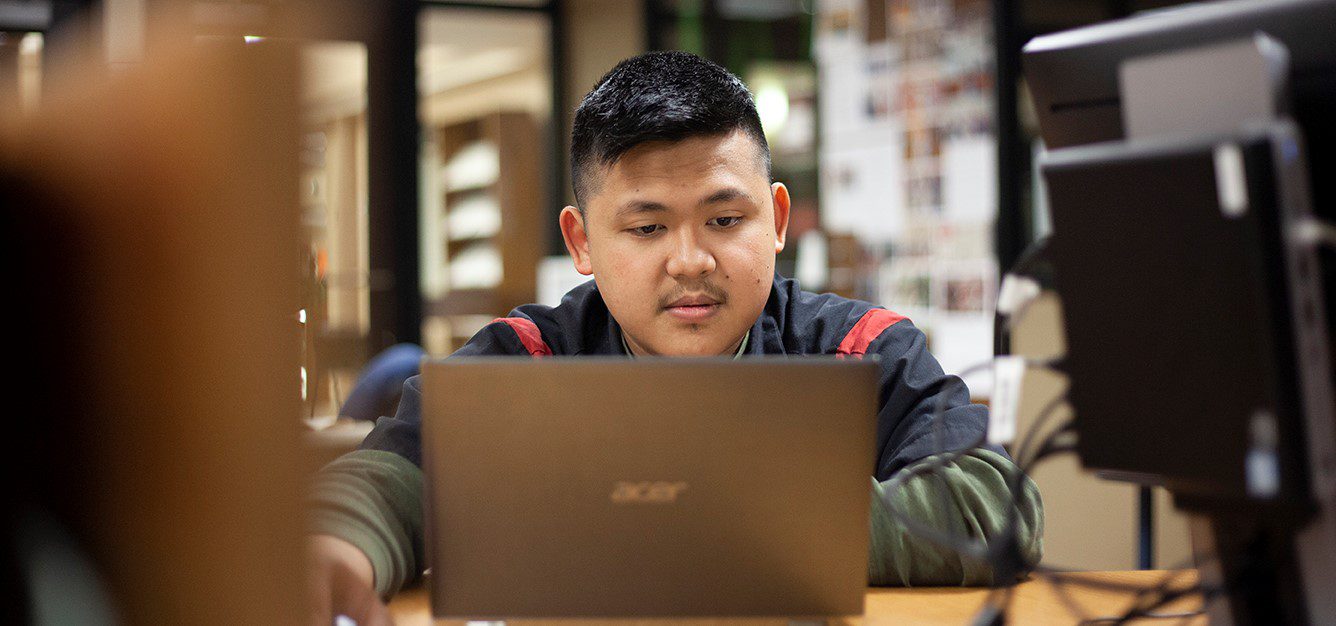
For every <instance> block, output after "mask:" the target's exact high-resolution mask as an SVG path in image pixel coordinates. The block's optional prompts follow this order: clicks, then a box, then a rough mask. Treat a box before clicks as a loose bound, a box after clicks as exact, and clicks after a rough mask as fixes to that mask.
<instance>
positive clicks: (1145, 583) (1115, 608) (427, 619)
mask: <svg viewBox="0 0 1336 626" xmlns="http://www.w3.org/2000/svg"><path fill="white" fill-rule="evenodd" d="M1168 574H1169V572H1163V571H1131V572H1088V573H1082V574H1073V576H1074V577H1079V578H1081V579H1083V580H1089V581H1093V582H1098V583H1106V584H1108V585H1111V586H1112V585H1117V586H1128V587H1153V586H1155V585H1156V584H1158V583H1159V582H1160V581H1161V580H1163V579H1164V578H1165V576H1166V575H1168ZM1173 581H1174V585H1173V588H1175V589H1182V588H1186V587H1189V586H1191V585H1194V584H1196V582H1197V573H1196V571H1194V570H1183V571H1181V572H1177V573H1174V574H1173ZM1066 589H1067V590H1068V592H1069V593H1068V595H1069V596H1070V598H1071V599H1072V601H1073V602H1075V603H1076V604H1077V605H1078V606H1079V607H1080V608H1081V610H1083V611H1084V612H1085V616H1086V617H1103V616H1114V615H1120V614H1121V613H1123V612H1124V611H1126V610H1127V608H1128V607H1129V606H1131V602H1132V594H1133V592H1131V591H1124V590H1115V589H1099V588H1094V587H1087V586H1078V585H1075V584H1068V585H1066ZM987 596H988V590H987V589H977V588H959V587H923V588H916V589H887V588H869V589H868V592H867V600H866V603H865V605H864V607H865V608H864V612H865V615H864V618H863V620H862V623H863V624H864V625H865V626H873V625H876V626H880V625H882V624H887V625H889V624H897V625H900V624H904V625H915V624H969V623H970V620H971V619H972V618H973V617H974V615H975V614H977V613H978V611H979V608H980V607H982V606H983V603H984V600H985V599H986V598H987ZM1200 607H1201V600H1200V599H1199V598H1198V597H1190V598H1184V599H1183V600H1181V601H1179V602H1175V603H1172V604H1169V605H1167V606H1165V607H1163V608H1161V609H1159V612H1180V611H1193V610H1196V609H1198V608H1200ZM390 612H391V613H392V614H393V615H394V619H395V624H397V626H431V625H432V624H433V622H432V619H431V609H430V606H429V604H428V598H427V590H426V589H424V588H421V587H418V588H415V589H410V590H407V591H404V592H403V593H400V594H399V595H398V596H396V597H395V598H394V600H393V601H392V602H390ZM1008 616H1009V620H1008V623H1010V624H1021V625H1025V626H1031V625H1034V626H1043V625H1046V624H1075V623H1076V622H1078V621H1079V619H1080V618H1078V617H1077V616H1076V615H1075V614H1074V613H1073V612H1072V611H1071V609H1069V608H1068V607H1067V605H1066V603H1064V602H1063V600H1062V598H1061V596H1060V595H1059V594H1058V593H1057V591H1056V590H1055V589H1054V587H1053V585H1052V584H1051V583H1049V582H1047V581H1045V580H1041V579H1034V580H1030V581H1027V582H1024V583H1021V584H1020V585H1017V586H1016V590H1015V593H1014V594H1013V596H1012V601H1011V610H1010V611H1009V612H1008ZM577 621H578V622H581V623H592V624H610V623H613V622H614V620H555V621H546V622H544V621H542V620H516V621H513V622H510V624H521V625H524V626H533V625H536V624H539V623H548V624H551V623H557V624H561V625H564V626H570V625H573V624H575V623H576V622H577ZM853 621H855V622H857V621H858V620H853ZM439 623H440V624H462V622H459V621H450V620H441V621H440V622H439ZM617 623H619V624H631V623H634V624H636V625H637V626H651V625H662V624H668V623H674V624H687V625H690V626H701V625H704V624H727V625H729V626H762V625H767V626H768V625H773V624H787V621H786V620H769V619H730V620H695V619H692V620H621V621H617ZM1132 623H1144V624H1165V623H1168V624H1192V625H1204V624H1206V623H1207V622H1206V617H1205V616H1200V615H1198V616H1195V617H1193V618H1191V619H1188V620H1178V621H1166V620H1154V621H1151V620H1139V621H1134V622H1132Z"/></svg>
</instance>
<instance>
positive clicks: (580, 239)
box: [557, 206, 787, 276]
mask: <svg viewBox="0 0 1336 626" xmlns="http://www.w3.org/2000/svg"><path fill="white" fill-rule="evenodd" d="M786 219H787V218H786ZM557 221H558V223H559V224H560V225H561V238H562V239H565V240H566V252H569V253H570V255H571V261H574V262H575V271H577V272H580V273H581V274H584V275H585V276H589V275H591V274H593V273H594V264H593V263H592V262H591V261H590V259H589V233H588V232H586V231H585V225H584V218H583V217H581V215H580V210H579V209H577V208H575V207H573V206H568V207H566V208H564V209H562V210H561V217H559V218H558V219H557Z"/></svg>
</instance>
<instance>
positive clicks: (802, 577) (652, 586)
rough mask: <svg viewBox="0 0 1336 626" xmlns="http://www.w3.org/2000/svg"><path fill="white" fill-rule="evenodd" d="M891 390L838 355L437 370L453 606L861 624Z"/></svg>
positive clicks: (435, 449) (444, 604) (434, 476)
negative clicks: (880, 413) (880, 403)
mask: <svg viewBox="0 0 1336 626" xmlns="http://www.w3.org/2000/svg"><path fill="white" fill-rule="evenodd" d="M876 380H877V366H876V365H875V364H874V363H872V362H862V361H839V360H834V359H826V358H787V359H786V358H782V357H779V358H774V359H768V358H761V359H749V360H742V361H731V360H725V359H638V360H634V361H632V360H628V359H625V358H581V359H561V358H550V359H517V358H473V359H466V358H459V359H449V360H446V361H440V362H430V363H427V364H426V365H425V367H424V369H423V396H424V397H423V402H424V411H423V469H424V470H425V472H426V480H427V535H426V536H427V554H428V558H429V559H430V563H429V564H430V566H431V569H432V572H431V577H430V583H429V584H430V586H431V596H432V611H433V613H434V614H435V615H436V616H438V617H442V618H455V619H461V618H462V619H494V620H501V619H508V618H509V619H515V618H567V617H585V618H596V617H608V618H626V617H637V618H652V617H679V618H680V617H763V616H770V617H816V618H820V617H832V616H846V615H861V614H862V613H863V596H864V592H865V590H866V585H867V548H868V506H869V502H870V493H871V492H870V490H871V479H870V478H869V477H870V476H871V474H872V469H873V453H874V447H875V443H874V436H875V432H876V397H877V391H876V389H877V386H876Z"/></svg>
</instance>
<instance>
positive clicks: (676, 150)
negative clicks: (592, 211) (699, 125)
mask: <svg viewBox="0 0 1336 626" xmlns="http://www.w3.org/2000/svg"><path fill="white" fill-rule="evenodd" d="M596 176H597V177H598V180H597V185H596V186H595V189H594V193H593V194H591V198H590V200H596V201H597V204H611V205H613V206H614V207H618V208H619V207H621V205H623V204H625V203H626V202H627V201H629V200H631V199H632V198H628V197H627V196H628V195H630V196H635V195H652V194H656V193H681V192H684V191H691V192H696V193H694V194H693V195H700V194H704V195H702V198H699V199H704V197H705V196H708V195H711V194H715V193H716V192H720V191H721V190H724V189H728V188H732V189H742V190H745V191H746V192H747V195H748V196H753V195H757V192H756V191H755V188H762V187H768V186H769V184H770V178H769V176H768V174H767V172H766V168H765V161H764V156H763V154H762V153H761V148H760V147H759V146H758V145H757V143H756V141H755V140H754V139H752V138H751V137H750V136H748V135H746V134H745V133H742V132H736V133H732V134H730V135H716V136H704V137H689V138H687V139H683V140H681V141H673V142H669V141H650V142H645V143H643V144H640V145H638V146H636V147H634V148H632V149H631V150H629V151H627V153H626V154H624V155H623V156H622V158H621V159H619V160H618V161H617V162H616V163H613V164H612V165H608V166H604V167H602V168H600V171H598V172H597V174H596ZM610 196H615V197H610Z"/></svg>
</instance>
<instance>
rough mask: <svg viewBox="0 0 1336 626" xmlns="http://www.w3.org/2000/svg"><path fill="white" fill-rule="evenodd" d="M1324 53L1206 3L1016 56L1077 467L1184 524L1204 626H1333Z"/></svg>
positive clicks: (1333, 446)
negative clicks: (1157, 490)
mask: <svg viewBox="0 0 1336 626" xmlns="http://www.w3.org/2000/svg"><path fill="white" fill-rule="evenodd" d="M1333 32H1336V0H1284V1H1279V0H1264V1H1247V2H1238V1H1234V2H1215V3H1203V4H1200V5H1194V6H1189V7H1184V8H1179V9H1172V10H1167V11H1161V12H1156V13H1150V14H1145V15H1141V16H1137V17H1133V18H1130V19H1127V20H1122V21H1118V22H1111V23H1107V24H1101V25H1097V26H1093V27H1089V28H1083V29H1078V30H1074V31H1068V32H1064V33H1058V34H1054V35H1048V36H1045V37H1040V38H1038V39H1035V40H1034V41H1032V42H1030V44H1029V45H1027V46H1026V48H1025V52H1024V65H1025V75H1026V79H1027V81H1028V82H1029V87H1030V89H1031V92H1032V93H1033V95H1034V102H1035V105H1036V108H1037V110H1038V111H1037V112H1038V116H1039V121H1040V127H1041V132H1042V136H1043V139H1044V141H1045V143H1046V145H1047V152H1046V153H1045V155H1044V156H1043V157H1042V158H1041V170H1042V172H1043V176H1044V179H1045V182H1046V183H1047V186H1048V193H1049V206H1050V210H1051V212H1052V217H1053V235H1052V237H1051V239H1050V242H1049V250H1048V254H1049V258H1050V259H1051V260H1052V263H1053V282H1054V288H1055V289H1056V291H1057V292H1058V295H1059V296H1060V297H1061V299H1062V302H1063V309H1064V318H1065V321H1064V327H1065V328H1064V330H1065V332H1066V335H1067V345H1068V354H1067V355H1066V357H1065V360H1064V363H1063V367H1064V369H1065V370H1066V371H1067V373H1068V374H1069V375H1070V377H1071V384H1070V387H1069V392H1068V397H1069V400H1070V402H1071V404H1072V406H1073V408H1074V411H1075V417H1074V429H1075V430H1076V431H1077V433H1078V436H1079V443H1078V445H1077V451H1078V453H1079V454H1080V456H1081V460H1082V463H1083V464H1084V465H1085V466H1086V467H1087V468H1089V469H1094V470H1097V471H1100V472H1101V473H1103V474H1104V475H1106V476H1110V477H1116V478H1122V479H1127V480H1132V481H1136V482H1139V483H1142V484H1157V485H1163V486H1165V487H1167V488H1168V489H1169V490H1170V491H1171V493H1173V495H1174V498H1175V503H1176V505H1177V506H1179V507H1180V508H1183V509H1185V510H1186V511H1188V512H1189V513H1190V514H1191V515H1192V516H1193V518H1194V521H1193V530H1194V536H1193V539H1194V544H1195V546H1194V547H1197V548H1209V551H1208V553H1207V556H1205V557H1204V558H1201V559H1199V561H1198V565H1199V567H1200V568H1201V569H1202V572H1203V580H1204V581H1205V583H1206V585H1208V586H1214V587H1215V588H1218V589H1219V590H1221V591H1222V592H1223V596H1224V597H1225V598H1227V600H1226V601H1223V602H1219V603H1217V604H1215V605H1214V606H1215V610H1214V611H1213V612H1212V619H1213V621H1217V620H1218V621H1221V622H1223V623H1254V622H1261V623H1336V594H1331V593H1328V592H1323V591H1322V589H1323V587H1324V586H1325V585H1326V581H1329V580H1333V579H1336V418H1334V417H1333V414H1334V413H1336V402H1334V401H1333V395H1332V384H1333V381H1332V369H1331V364H1330V360H1331V359H1330V354H1331V353H1332V351H1333V350H1332V338H1333V337H1336V331H1333V326H1332V317H1331V316H1329V315H1328V314H1327V311H1328V310H1329V309H1331V308H1332V303H1331V296H1330V294H1333V293H1336V251H1333V250H1332V248H1331V247H1330V246H1331V243H1330V241H1328V242H1327V243H1326V244H1323V243H1321V239H1322V237H1321V235H1320V233H1322V232H1323V231H1322V228H1323V226H1322V225H1323V224H1329V223H1331V222H1332V221H1333V220H1334V219H1336V179H1333V178H1332V177H1331V176H1330V175H1328V173H1329V172H1331V170H1332V167H1333V166H1334V165H1336V158H1333V155H1336V115H1333V112H1334V111H1336V46H1333V45H1332V43H1331V42H1332V41H1333V39H1332V35H1331V33H1333ZM1328 237H1329V236H1328ZM1324 245H1325V246H1326V247H1324Z"/></svg>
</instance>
